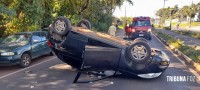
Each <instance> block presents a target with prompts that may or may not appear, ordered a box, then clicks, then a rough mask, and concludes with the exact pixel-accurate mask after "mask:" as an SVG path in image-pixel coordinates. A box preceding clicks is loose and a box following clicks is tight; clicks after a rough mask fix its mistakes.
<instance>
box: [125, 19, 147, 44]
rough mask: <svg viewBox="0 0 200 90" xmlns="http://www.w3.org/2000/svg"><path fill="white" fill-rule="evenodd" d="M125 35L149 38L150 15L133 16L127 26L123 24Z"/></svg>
mask: <svg viewBox="0 0 200 90" xmlns="http://www.w3.org/2000/svg"><path fill="white" fill-rule="evenodd" d="M125 32H126V35H127V36H128V37H129V39H135V38H137V37H143V38H146V39H149V40H151V22H150V17H143V16H140V17H134V18H133V20H132V23H131V24H130V25H129V26H125Z"/></svg>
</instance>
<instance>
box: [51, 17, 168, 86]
mask: <svg viewBox="0 0 200 90" xmlns="http://www.w3.org/2000/svg"><path fill="white" fill-rule="evenodd" d="M80 22H82V23H81V24H80V23H79V24H78V25H77V27H73V26H71V23H70V21H69V19H67V18H65V17H58V18H57V19H55V21H54V22H53V23H52V25H51V28H50V34H51V36H52V37H51V38H50V39H49V41H48V45H49V46H50V47H51V48H52V49H53V51H54V52H55V55H56V56H57V57H58V58H59V59H60V60H62V61H63V62H65V63H67V64H69V65H71V66H72V67H73V68H76V69H77V70H78V73H77V76H76V78H75V79H74V83H76V82H79V81H78V79H79V77H80V75H81V74H82V73H83V72H92V73H93V72H97V73H98V72H99V74H102V73H101V72H100V71H102V72H103V74H105V75H106V76H105V77H109V76H112V75H115V74H116V73H117V72H118V73H121V74H123V75H127V76H134V75H136V76H139V77H142V78H155V77H158V76H160V75H161V74H162V73H163V72H164V71H165V70H166V69H167V67H168V66H169V63H170V60H169V58H168V56H167V54H166V53H165V52H163V51H160V50H158V49H152V48H150V45H149V44H148V41H147V40H146V39H144V38H137V39H135V40H134V41H132V42H129V41H126V40H123V39H120V38H117V37H113V36H110V35H108V34H105V33H100V32H95V31H92V30H89V28H91V27H90V25H91V24H89V22H88V21H85V20H84V21H80ZM82 24H85V25H82ZM85 26H86V27H85ZM109 70H111V72H112V71H113V73H112V74H110V73H109V74H108V73H107V72H108V71H109ZM105 77H102V78H101V79H103V78H105ZM94 81H96V80H94ZM85 82H88V81H85ZM89 82H90V81H89ZM91 82H92V81H91Z"/></svg>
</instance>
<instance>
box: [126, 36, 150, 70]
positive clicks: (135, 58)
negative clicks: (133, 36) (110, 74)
mask: <svg viewBox="0 0 200 90" xmlns="http://www.w3.org/2000/svg"><path fill="white" fill-rule="evenodd" d="M125 56H126V58H127V59H126V60H127V61H126V62H127V64H128V66H129V67H131V68H133V69H136V70H142V69H144V68H145V67H146V65H147V64H148V60H149V59H150V56H151V48H150V46H149V44H148V43H147V42H145V41H139V40H138V41H134V42H133V44H131V45H130V46H129V47H128V48H127V49H126V55H125Z"/></svg>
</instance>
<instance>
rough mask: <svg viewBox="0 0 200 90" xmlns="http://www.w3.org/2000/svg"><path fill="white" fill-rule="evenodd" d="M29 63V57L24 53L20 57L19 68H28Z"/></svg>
mask: <svg viewBox="0 0 200 90" xmlns="http://www.w3.org/2000/svg"><path fill="white" fill-rule="evenodd" d="M30 63H31V56H30V54H28V53H24V54H22V56H21V60H20V64H19V67H22V68H25V67H28V66H29V65H30Z"/></svg>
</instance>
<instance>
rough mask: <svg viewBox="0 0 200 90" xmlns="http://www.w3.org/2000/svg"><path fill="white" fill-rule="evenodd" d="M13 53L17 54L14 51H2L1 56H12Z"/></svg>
mask: <svg viewBox="0 0 200 90" xmlns="http://www.w3.org/2000/svg"><path fill="white" fill-rule="evenodd" d="M12 55H15V53H14V52H2V53H1V56H12Z"/></svg>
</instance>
